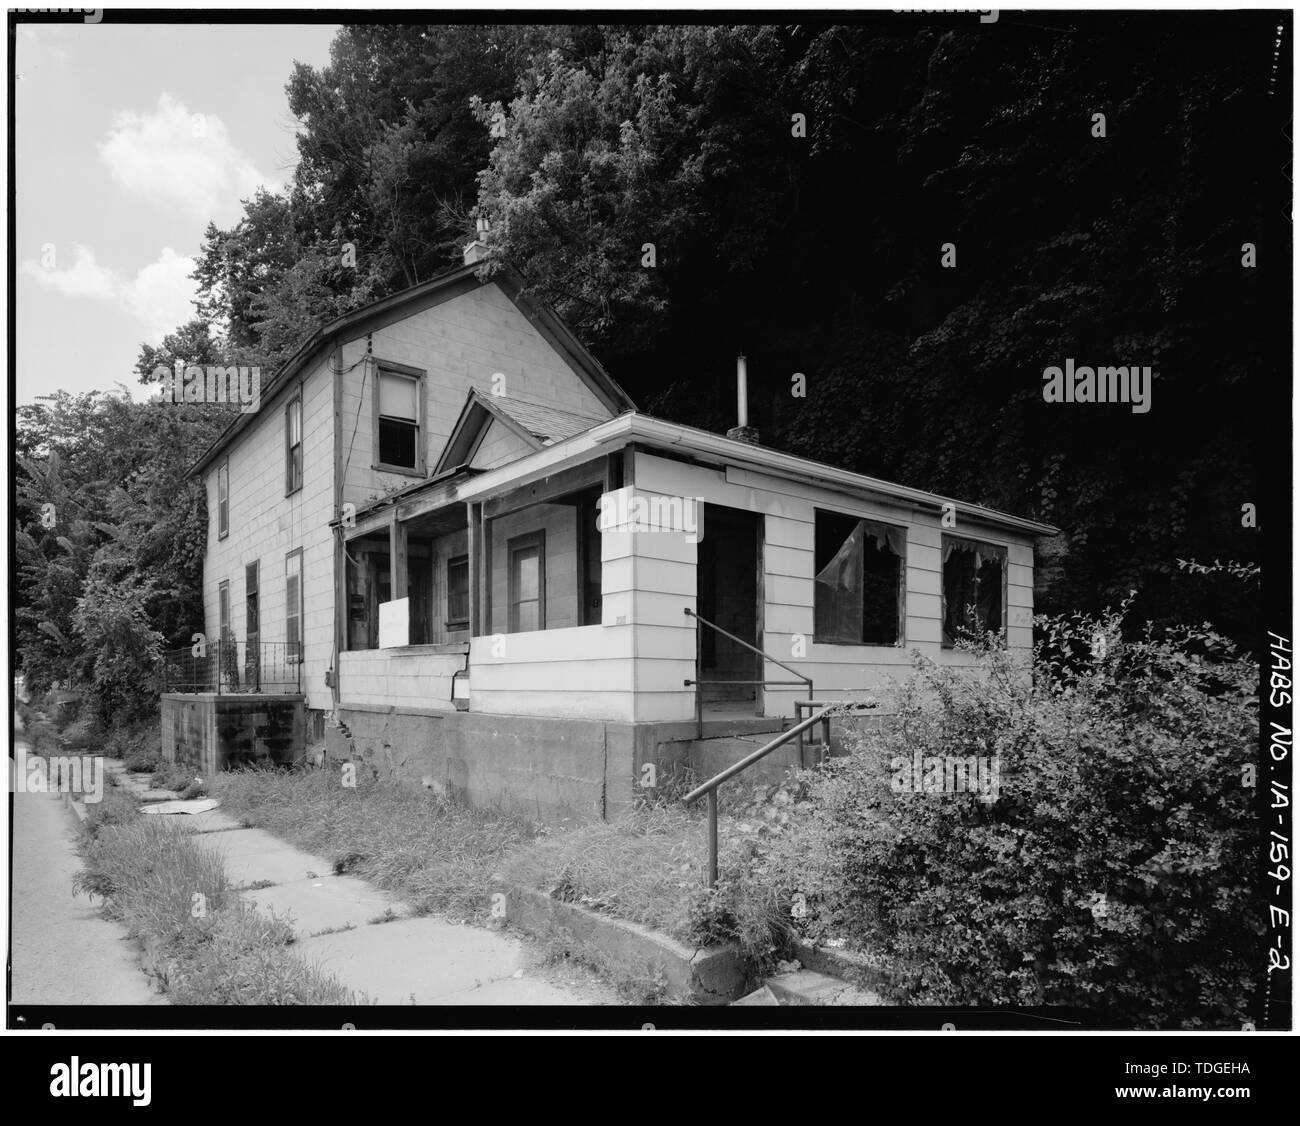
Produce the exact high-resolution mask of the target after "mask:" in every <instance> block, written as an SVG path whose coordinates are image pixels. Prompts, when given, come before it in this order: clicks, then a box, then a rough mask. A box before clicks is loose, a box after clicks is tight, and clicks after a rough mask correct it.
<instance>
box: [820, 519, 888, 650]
mask: <svg viewBox="0 0 1300 1126" xmlns="http://www.w3.org/2000/svg"><path fill="white" fill-rule="evenodd" d="M814 537H815V542H814V559H813V563H814V566H815V572H814V573H815V574H816V580H815V584H814V587H813V606H814V612H813V623H814V633H813V640H814V641H821V642H829V643H830V644H832V645H898V644H899V643H900V642H901V641H902V639H903V613H904V603H903V576H904V574H905V567H904V562H903V561H904V558H905V556H906V552H907V531H906V529H904V528H897V527H894V526H893V525H892V524H881V523H878V522H877V521H875V520H859V519H858V518H857V517H856V516H844V515H842V514H840V513H838V512H823V511H821V510H820V509H818V510H817V513H816V524H815V531H814Z"/></svg>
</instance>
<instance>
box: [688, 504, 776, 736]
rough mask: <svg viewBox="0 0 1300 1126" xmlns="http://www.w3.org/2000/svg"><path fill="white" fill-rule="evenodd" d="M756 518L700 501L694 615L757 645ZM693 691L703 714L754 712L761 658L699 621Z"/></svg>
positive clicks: (758, 525) (758, 561) (758, 541)
mask: <svg viewBox="0 0 1300 1126" xmlns="http://www.w3.org/2000/svg"><path fill="white" fill-rule="evenodd" d="M761 520H762V517H761V516H760V515H758V514H756V513H753V512H745V511H743V510H742V509H738V508H725V507H723V506H722V505H716V504H706V505H704V511H703V513H702V514H701V516H700V529H701V532H702V536H701V539H700V542H699V546H698V548H697V552H698V555H697V564H698V566H697V569H696V583H697V589H696V601H697V607H698V612H699V615H700V617H702V618H705V619H706V620H708V621H710V622H713V623H715V624H716V625H718V626H720V627H721V628H722V629H724V630H726V631H727V633H730V634H734V635H735V636H736V637H738V638H740V639H742V640H744V641H747V642H748V643H749V644H750V645H753V646H755V647H756V648H761V647H762V645H761V638H760V635H759V629H758V609H759V608H758V568H759V566H760V565H761V548H760V544H761V535H760V528H761V527H762V525H761V523H760V521H761ZM699 629H700V641H701V658H702V659H701V666H702V667H701V672H700V680H701V681H703V682H704V683H702V684H701V685H700V686H699V688H698V691H700V692H701V693H702V697H701V699H702V702H703V707H704V711H705V713H706V714H712V715H718V714H725V713H733V714H741V715H757V714H759V703H760V701H761V700H762V698H763V697H762V694H761V693H760V691H759V687H758V685H757V684H756V683H754V682H755V681H757V680H760V679H761V678H762V675H763V672H762V658H760V657H759V656H758V655H757V654H756V653H754V652H753V651H752V650H750V649H747V648H746V647H745V646H744V645H740V644H737V642H735V641H733V640H732V639H731V638H729V637H725V636H723V635H722V634H720V633H718V632H716V631H715V630H712V629H710V628H709V627H708V626H706V625H700V627H699Z"/></svg>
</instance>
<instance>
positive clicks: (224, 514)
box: [217, 458, 230, 539]
mask: <svg viewBox="0 0 1300 1126" xmlns="http://www.w3.org/2000/svg"><path fill="white" fill-rule="evenodd" d="M229 534H230V458H226V459H225V460H224V461H222V463H221V464H220V465H219V466H217V539H225V538H226V536H227V535H229Z"/></svg>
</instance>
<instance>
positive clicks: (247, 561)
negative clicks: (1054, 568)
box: [163, 243, 1055, 818]
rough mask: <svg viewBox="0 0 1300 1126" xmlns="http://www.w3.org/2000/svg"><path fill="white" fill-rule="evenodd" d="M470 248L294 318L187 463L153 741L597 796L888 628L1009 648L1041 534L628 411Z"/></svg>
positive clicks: (869, 678)
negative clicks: (173, 613)
mask: <svg viewBox="0 0 1300 1126" xmlns="http://www.w3.org/2000/svg"><path fill="white" fill-rule="evenodd" d="M481 253H482V248H481V246H480V244H477V243H473V244H471V246H470V247H469V248H468V249H467V252H466V264H465V265H464V266H462V267H459V268H457V269H456V270H453V271H451V272H449V273H448V274H446V275H444V276H442V277H440V278H438V279H436V280H434V281H431V282H428V283H426V284H424V285H420V286H417V287H415V288H413V289H409V290H406V291H404V292H402V293H399V294H396V295H394V296H393V297H390V298H388V299H386V300H383V301H380V302H377V303H375V304H373V305H370V306H367V307H366V308H364V309H360V310H358V311H356V312H354V313H351V314H349V315H348V316H345V317H342V318H340V319H339V320H336V321H334V322H333V323H331V324H329V325H327V326H326V327H325V328H323V329H322V330H320V331H319V332H317V333H316V334H315V335H314V336H313V337H312V338H311V339H310V340H309V341H308V342H307V343H306V344H304V345H303V347H302V348H301V349H300V350H299V352H298V353H297V354H296V355H295V356H294V357H293V359H292V360H291V361H290V362H289V363H288V364H286V365H285V366H284V368H283V369H282V370H281V371H280V372H279V373H278V374H277V375H276V376H275V378H274V379H273V381H272V382H271V383H270V384H269V385H268V386H266V387H264V388H263V390H262V397H261V408H260V410H259V411H258V412H257V413H248V414H241V415H239V416H238V418H237V419H236V421H235V422H233V423H232V424H231V426H230V427H229V428H228V430H227V431H226V432H225V434H223V436H222V437H221V438H220V439H219V440H218V441H217V442H216V443H215V444H214V445H213V446H212V447H211V448H210V449H209V450H207V451H206V452H205V453H203V455H202V456H201V457H200V458H199V460H198V462H197V464H196V465H195V467H194V469H193V471H192V472H193V473H195V474H200V475H202V478H203V480H204V481H205V482H206V486H207V493H208V507H209V513H210V515H211V521H212V524H211V527H210V530H209V536H208V543H207V552H206V556H205V565H204V605H205V613H206V617H207V633H208V636H209V637H213V638H224V639H225V641H226V645H225V656H224V657H221V658H215V659H212V660H211V661H210V662H209V664H210V672H209V674H208V679H207V681H206V682H205V683H203V684H199V685H197V687H200V688H204V689H205V691H201V692H194V691H186V692H167V693H165V694H164V716H163V728H164V745H165V747H167V748H168V749H169V752H170V753H172V754H175V755H181V756H190V757H198V758H199V759H200V760H201V761H203V762H204V763H205V764H207V765H208V766H209V767H210V768H211V767H214V766H216V765H218V764H220V763H221V762H224V761H239V760H241V759H242V758H246V757H262V756H265V755H268V754H269V755H270V756H271V757H293V756H294V755H296V754H299V753H302V748H303V747H304V746H318V745H319V744H320V743H321V742H322V741H324V742H325V743H326V744H327V745H328V753H329V754H330V755H347V756H348V757H351V758H359V759H361V760H362V761H365V762H368V763H371V764H372V765H373V766H374V767H375V769H376V770H379V771H382V772H384V773H388V774H393V775H395V776H399V777H404V778H409V779H411V780H413V781H421V782H423V784H425V785H426V786H429V787H431V788H433V789H435V790H437V791H439V792H445V793H448V794H451V795H456V796H459V797H462V798H466V799H468V800H471V801H474V802H481V803H489V804H499V805H502V806H509V807H513V808H518V809H524V810H527V811H530V812H535V813H537V814H538V815H540V816H573V817H581V818H589V817H599V816H607V815H609V814H610V813H611V812H612V811H614V810H616V809H618V808H621V807H623V806H625V805H626V804H627V803H628V802H629V801H630V800H631V799H632V796H633V793H634V787H635V786H636V784H637V783H638V781H644V778H645V777H646V775H645V773H644V772H643V769H642V768H643V766H644V764H646V763H647V762H651V761H654V762H656V763H658V764H660V765H662V766H671V765H673V764H681V763H684V762H685V763H689V764H691V765H694V766H696V767H697V769H707V768H709V767H710V765H711V764H713V763H716V762H719V761H727V760H728V756H730V757H732V758H734V757H735V755H736V754H739V753H743V752H744V751H746V750H750V749H753V747H752V746H751V745H747V744H745V743H743V742H739V743H738V742H737V740H738V739H739V740H743V739H744V737H745V736H747V735H748V736H753V735H754V734H756V733H762V732H771V731H774V730H778V729H780V728H781V727H782V726H783V725H786V726H788V725H789V721H790V719H791V718H792V717H794V716H795V715H796V702H797V701H799V700H801V699H805V698H808V697H809V696H810V695H815V697H816V698H817V699H819V700H838V699H857V698H863V697H867V696H869V695H870V694H871V693H872V691H873V689H876V688H878V686H879V685H880V683H881V681H882V679H884V678H885V677H888V676H890V675H892V674H898V673H901V672H902V671H904V666H906V665H907V664H908V663H909V662H910V656H909V651H910V650H913V649H915V650H920V651H921V652H923V653H925V654H927V655H929V656H931V657H932V658H934V659H935V660H937V661H940V662H944V663H949V664H963V663H970V662H971V660H972V659H971V658H970V657H968V656H966V655H965V654H963V653H962V652H960V651H958V650H956V649H954V648H952V647H951V643H952V640H953V638H954V636H955V635H956V634H957V633H958V632H959V631H960V630H962V629H963V628H980V629H994V630H999V629H1004V630H1005V635H1006V643H1007V645H1008V646H1010V647H1011V648H1013V649H1027V648H1028V647H1029V646H1030V643H1031V616H1032V606H1033V564H1034V540H1035V538H1036V537H1038V536H1043V535H1050V534H1052V533H1053V532H1054V531H1055V529H1053V528H1051V527H1049V526H1048V525H1045V524H1041V523H1037V522H1035V521H1032V520H1027V519H1022V518H1019V517H1015V516H1010V515H1007V514H1005V513H1001V512H996V511H993V510H990V509H986V508H982V507H980V506H978V505H971V504H964V503H961V502H957V501H952V500H950V499H949V498H945V497H940V496H936V495H934V494H931V493H927V492H923V491H920V490H917V489H911V488H907V487H904V486H901V485H895V484H892V483H890V482H887V481H881V480H875V479H873V478H869V477H864V476H861V475H859V474H855V473H849V472H846V471H844V470H841V469H836V468H834V467H832V466H828V465H823V464H820V463H817V462H813V461H809V460H806V459H803V458H798V457H794V456H791V455H789V454H785V453H781V452H779V451H777V450H772V449H767V448H764V447H763V446H761V445H759V444H757V442H756V441H755V440H754V439H755V437H756V435H755V434H754V432H753V431H752V430H750V429H749V428H748V427H746V426H744V425H743V422H744V420H743V418H742V420H741V421H742V425H741V426H740V427H737V428H736V429H735V430H733V431H731V432H729V436H723V435H719V434H713V433H708V432H705V431H703V430H698V429H694V428H692V427H689V426H682V425H678V424H675V423H669V422H664V421H662V420H660V419H656V418H651V417H648V416H646V415H644V414H640V413H638V412H637V411H636V410H635V408H634V406H633V404H632V402H631V401H630V400H629V399H628V397H627V395H626V394H625V393H624V392H623V391H622V389H621V388H620V387H619V386H618V385H617V384H616V383H615V382H614V381H613V380H612V379H611V378H610V377H609V375H608V374H607V373H606V372H605V371H604V370H603V369H602V368H601V366H600V364H599V363H597V361H596V360H595V359H594V358H593V357H592V356H591V355H590V354H589V353H588V352H587V351H586V350H585V349H584V348H583V347H582V345H581V344H580V343H579V342H578V341H577V340H576V338H575V337H574V336H573V335H572V334H571V333H570V332H569V331H568V330H567V329H566V328H565V327H564V325H563V324H562V323H561V322H560V321H559V320H558V319H557V318H556V317H555V316H554V315H553V314H552V313H550V312H549V311H548V310H546V309H544V308H541V307H538V306H537V305H535V304H534V303H532V302H530V301H529V300H528V299H527V298H526V297H525V296H524V295H523V294H522V292H521V287H520V282H519V280H518V278H517V277H516V276H515V275H514V274H513V273H512V272H511V271H510V270H509V269H508V268H503V269H500V270H498V272H496V273H494V274H492V275H491V276H490V277H488V278H482V277H480V276H479V274H480V272H481V266H482V262H481V261H480V258H481ZM742 378H743V377H742ZM741 404H742V410H743V390H742V392H741ZM945 512H946V513H947V517H946V519H945ZM217 648H221V647H217ZM756 651H758V652H756ZM760 654H766V655H767V657H764V656H762V655H760ZM768 658H771V659H768ZM808 681H811V690H810V686H809V684H808ZM187 687H188V688H190V689H193V688H194V687H196V685H195V684H189V685H187ZM235 689H238V691H234V690H235ZM249 689H253V690H254V691H252V692H250V691H249ZM277 709H278V711H277ZM277 715H278V716H280V718H279V719H277V718H276V716H277ZM241 717H242V718H241ZM249 717H251V718H249ZM285 717H291V718H285ZM713 752H716V753H713Z"/></svg>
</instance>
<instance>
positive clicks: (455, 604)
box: [447, 555, 469, 629]
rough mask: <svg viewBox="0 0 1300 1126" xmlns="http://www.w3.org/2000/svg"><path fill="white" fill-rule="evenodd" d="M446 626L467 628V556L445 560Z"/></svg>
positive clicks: (449, 627)
mask: <svg viewBox="0 0 1300 1126" xmlns="http://www.w3.org/2000/svg"><path fill="white" fill-rule="evenodd" d="M447 628H448V629H468V628H469V556H468V555H460V556H457V557H456V558H455V559H448V560H447Z"/></svg>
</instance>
